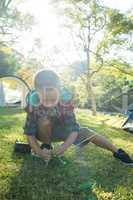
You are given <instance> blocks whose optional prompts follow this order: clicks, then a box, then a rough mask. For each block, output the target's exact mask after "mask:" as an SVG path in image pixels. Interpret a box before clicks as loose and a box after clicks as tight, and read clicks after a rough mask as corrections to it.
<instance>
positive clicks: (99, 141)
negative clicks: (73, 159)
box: [77, 128, 118, 153]
mask: <svg viewBox="0 0 133 200" xmlns="http://www.w3.org/2000/svg"><path fill="white" fill-rule="evenodd" d="M86 139H88V140H86ZM77 140H79V141H81V142H82V141H84V140H85V144H87V143H89V142H92V143H93V144H95V145H97V146H99V147H101V148H104V149H106V150H109V151H111V152H113V153H114V152H117V151H118V149H117V148H116V147H115V146H114V145H113V144H111V143H110V142H109V141H108V140H107V139H106V138H105V137H103V136H101V135H98V134H97V133H95V132H94V131H92V130H90V129H88V128H81V129H80V132H79V135H78V138H77ZM83 144H84V142H83Z"/></svg>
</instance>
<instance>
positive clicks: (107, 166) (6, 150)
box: [0, 108, 133, 200]
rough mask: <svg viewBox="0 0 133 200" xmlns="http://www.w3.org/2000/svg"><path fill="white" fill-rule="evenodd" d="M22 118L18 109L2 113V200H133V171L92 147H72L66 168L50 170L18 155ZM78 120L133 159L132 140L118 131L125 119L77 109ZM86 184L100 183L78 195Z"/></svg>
mask: <svg viewBox="0 0 133 200" xmlns="http://www.w3.org/2000/svg"><path fill="white" fill-rule="evenodd" d="M24 119H25V113H24V112H23V111H20V110H19V109H17V108H16V109H14V108H10V109H9V108H8V109H7V108H6V109H0V200H7V199H8V200H9V199H10V200H84V199H86V200H87V199H88V200H89V199H90V200H92V199H94V198H93V197H96V198H97V199H100V200H133V168H131V167H128V166H125V165H123V164H121V163H120V162H119V161H117V160H115V159H114V158H113V157H112V155H111V153H110V152H107V151H105V150H102V149H100V148H98V147H96V146H94V145H92V144H90V145H87V146H86V147H85V148H84V149H83V150H82V152H81V153H80V154H77V153H76V151H75V148H74V147H71V148H70V149H69V150H68V151H67V152H66V153H65V158H66V160H67V161H69V162H67V164H66V165H62V164H61V163H60V162H54V163H51V165H49V166H46V165H45V163H44V161H42V160H41V159H39V158H36V157H33V156H30V155H16V154H15V153H14V152H13V147H14V143H15V140H16V139H17V138H20V139H21V140H22V141H25V138H24V136H23V134H22V132H23V129H22V127H23V125H24ZM77 119H78V121H79V123H80V124H81V125H82V126H86V127H90V128H92V129H94V130H96V131H97V132H99V134H101V135H105V136H106V137H107V138H109V139H110V140H111V141H112V142H113V143H114V144H115V145H117V146H118V147H122V148H123V149H125V150H127V152H128V153H130V155H132V156H133V135H131V134H129V133H126V132H124V131H122V130H121V129H120V125H121V123H122V122H123V119H122V117H119V116H109V115H103V114H98V116H97V117H93V116H91V114H90V113H89V112H88V111H82V110H77ZM81 155H82V156H81ZM88 181H89V182H96V187H95V188H94V190H93V191H92V192H91V191H80V190H79V186H80V184H82V183H86V182H88ZM96 198H95V199H96Z"/></svg>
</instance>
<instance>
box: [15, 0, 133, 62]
mask: <svg viewBox="0 0 133 200" xmlns="http://www.w3.org/2000/svg"><path fill="white" fill-rule="evenodd" d="M102 4H103V5H106V6H108V7H112V8H116V9H119V10H121V11H122V12H126V11H127V10H128V9H130V8H131V7H132V6H133V1H132V0H102ZM18 8H19V9H20V10H21V11H23V12H29V13H31V14H32V15H33V16H34V17H35V19H36V21H37V24H36V25H35V26H34V28H33V30H32V32H28V31H27V32H22V33H21V37H20V39H19V41H18V44H17V46H16V47H17V48H18V49H20V50H21V53H22V54H24V55H25V56H28V54H29V51H31V49H32V47H33V46H34V39H35V38H40V39H41V41H42V44H41V48H40V49H38V48H35V49H34V54H35V55H36V57H38V58H39V57H40V58H42V57H44V58H48V59H46V63H45V64H46V65H54V64H55V65H61V64H69V63H73V62H74V61H76V60H79V53H78V52H77V51H75V47H74V45H73V42H72V38H71V36H70V34H69V33H67V32H66V30H64V29H63V28H61V23H62V19H61V18H59V16H57V14H56V11H55V10H54V9H53V7H52V6H51V5H50V4H49V0H38V1H37V0H26V1H24V3H22V4H20V5H19V7H18ZM51 55H52V56H51ZM81 59H83V60H84V59H85V54H84V53H81Z"/></svg>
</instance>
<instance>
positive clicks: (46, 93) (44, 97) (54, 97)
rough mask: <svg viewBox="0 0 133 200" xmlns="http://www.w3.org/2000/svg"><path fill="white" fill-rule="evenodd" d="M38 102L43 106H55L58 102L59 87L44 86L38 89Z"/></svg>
mask: <svg viewBox="0 0 133 200" xmlns="http://www.w3.org/2000/svg"><path fill="white" fill-rule="evenodd" d="M38 93H39V97H40V102H41V104H42V105H43V106H45V107H48V108H51V107H55V106H56V105H57V104H58V102H59V96H60V93H59V89H57V88H44V89H43V90H39V91H38Z"/></svg>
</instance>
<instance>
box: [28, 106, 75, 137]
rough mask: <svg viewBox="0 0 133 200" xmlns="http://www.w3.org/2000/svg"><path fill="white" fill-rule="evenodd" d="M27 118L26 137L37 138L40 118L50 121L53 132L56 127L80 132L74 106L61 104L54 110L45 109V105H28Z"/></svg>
mask: <svg viewBox="0 0 133 200" xmlns="http://www.w3.org/2000/svg"><path fill="white" fill-rule="evenodd" d="M25 111H26V112H27V118H26V122H25V126H24V133H25V134H26V135H33V136H35V135H36V133H37V128H38V120H39V119H40V118H43V119H50V120H51V122H52V127H53V131H54V128H56V127H62V130H63V128H64V127H65V128H66V127H67V130H68V131H69V132H70V133H71V132H73V131H76V132H78V131H79V124H78V123H77V122H76V118H75V114H74V106H73V105H72V104H68V105H67V104H66V105H61V104H60V103H59V104H58V105H57V106H56V107H54V108H45V107H44V106H43V105H40V106H38V107H34V106H30V105H27V107H26V108H25Z"/></svg>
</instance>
